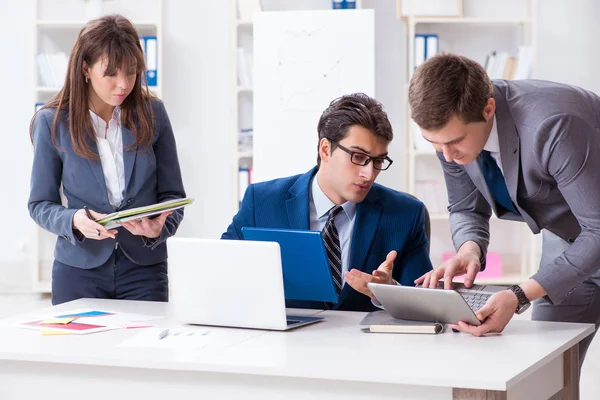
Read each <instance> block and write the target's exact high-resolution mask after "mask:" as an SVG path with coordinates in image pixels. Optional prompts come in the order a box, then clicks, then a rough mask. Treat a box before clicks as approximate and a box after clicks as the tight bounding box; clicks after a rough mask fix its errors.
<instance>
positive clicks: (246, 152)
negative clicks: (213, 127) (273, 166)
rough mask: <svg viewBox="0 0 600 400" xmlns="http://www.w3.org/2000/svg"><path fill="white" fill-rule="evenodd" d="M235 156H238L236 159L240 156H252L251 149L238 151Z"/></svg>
mask: <svg viewBox="0 0 600 400" xmlns="http://www.w3.org/2000/svg"><path fill="white" fill-rule="evenodd" d="M237 158H238V160H239V159H241V158H252V150H248V151H238V153H237Z"/></svg>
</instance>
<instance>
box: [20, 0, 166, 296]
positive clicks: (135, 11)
mask: <svg viewBox="0 0 600 400" xmlns="http://www.w3.org/2000/svg"><path fill="white" fill-rule="evenodd" d="M102 6H103V10H102V14H112V13H118V14H121V15H123V16H125V17H126V18H129V19H130V20H131V21H132V22H133V23H134V24H135V26H136V28H137V30H138V32H139V34H140V36H147V35H152V36H156V38H157V57H158V64H157V71H158V73H157V86H152V87H150V90H151V91H153V92H154V93H155V94H156V95H158V96H159V97H160V96H161V86H162V78H163V68H162V65H163V63H162V60H163V51H162V47H163V40H162V9H163V8H162V0H120V1H106V0H105V1H103V2H102ZM88 7H89V3H88V2H86V1H82V0H36V2H35V17H34V18H35V19H34V24H33V29H34V30H35V34H34V41H35V42H34V47H33V48H34V56H33V57H32V62H33V63H34V65H35V75H34V80H35V92H34V94H33V99H32V103H31V110H32V113H33V111H34V106H35V104H38V103H44V102H46V101H48V100H49V99H51V98H52V97H53V96H55V95H56V94H57V93H58V92H59V91H60V89H61V87H62V82H63V81H64V76H62V77H59V78H60V81H61V84H60V86H56V87H49V86H44V85H43V84H42V79H41V75H40V71H39V68H38V64H37V62H36V56H37V55H38V54H41V53H55V52H64V53H65V54H66V55H67V57H68V55H69V53H70V51H71V48H72V46H73V44H74V43H75V40H76V39H77V35H78V34H79V31H80V30H81V28H83V26H84V25H85V24H86V23H87V21H88V20H90V19H92V18H95V17H98V16H100V15H101V14H96V15H90V13H89V12H88V11H89V8H88ZM32 242H33V246H32V247H33V254H32V255H31V260H32V264H33V265H32V281H33V282H32V290H33V291H34V292H39V293H50V291H51V288H52V285H51V278H52V263H53V261H54V256H53V252H54V244H55V242H56V235H54V234H51V233H49V232H47V231H45V230H43V229H42V228H40V227H38V226H37V225H35V224H33V233H32Z"/></svg>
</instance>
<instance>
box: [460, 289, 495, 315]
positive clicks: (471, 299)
mask: <svg viewBox="0 0 600 400" xmlns="http://www.w3.org/2000/svg"><path fill="white" fill-rule="evenodd" d="M458 293H460V295H461V296H462V297H463V298H464V299H465V301H466V302H467V304H468V305H469V307H471V310H473V311H477V310H479V309H480V308H481V307H483V306H484V304H485V303H486V302H487V301H488V299H489V298H490V296H491V295H492V294H491V293H481V292H471V291H467V290H465V291H462V290H459V291H458Z"/></svg>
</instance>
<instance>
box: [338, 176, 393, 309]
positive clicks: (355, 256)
mask: <svg viewBox="0 0 600 400" xmlns="http://www.w3.org/2000/svg"><path fill="white" fill-rule="evenodd" d="M376 190H377V189H376V188H375V187H373V188H371V191H370V192H369V194H368V195H367V197H366V198H365V199H364V200H363V201H362V202H361V203H358V204H357V205H356V217H355V221H354V229H353V232H352V241H351V242H350V259H349V263H348V271H350V270H351V269H352V268H356V269H358V270H359V271H363V272H364V269H365V259H366V257H367V254H369V249H370V248H371V243H373V239H374V238H375V233H376V232H377V227H378V226H379V219H380V218H381V212H382V210H381V205H380V203H379V195H378V194H377V192H376ZM350 289H351V288H350V285H348V284H345V285H344V287H343V288H342V291H341V292H340V298H339V300H338V305H337V307H339V306H340V305H341V304H343V302H344V301H345V299H346V297H348V293H350V291H351V290H350Z"/></svg>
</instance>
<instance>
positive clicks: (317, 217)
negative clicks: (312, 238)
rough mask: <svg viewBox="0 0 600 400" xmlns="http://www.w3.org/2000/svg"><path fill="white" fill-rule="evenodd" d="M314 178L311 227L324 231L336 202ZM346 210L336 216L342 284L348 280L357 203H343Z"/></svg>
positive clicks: (311, 187) (311, 200)
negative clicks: (346, 276)
mask: <svg viewBox="0 0 600 400" xmlns="http://www.w3.org/2000/svg"><path fill="white" fill-rule="evenodd" d="M318 175H319V173H318V172H317V173H316V174H315V176H314V177H313V178H312V182H311V184H310V212H309V215H310V229H311V230H314V231H322V230H323V227H324V226H325V223H326V222H327V218H328V217H329V210H330V209H331V208H332V207H333V206H335V203H334V202H332V201H331V200H329V198H328V197H327V196H326V195H325V193H323V190H321V187H320V186H319V182H318V179H317V176H318ZM342 208H343V209H344V212H340V213H339V214H338V215H337V216H336V217H335V221H334V222H335V227H336V229H337V231H338V235H339V237H340V248H341V249H342V284H344V283H345V282H346V280H345V279H344V274H345V273H346V271H348V270H349V269H350V267H349V265H348V263H349V259H350V248H351V247H350V246H351V241H352V232H353V231H354V218H355V217H356V203H352V202H350V201H347V202H345V203H344V204H342Z"/></svg>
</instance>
